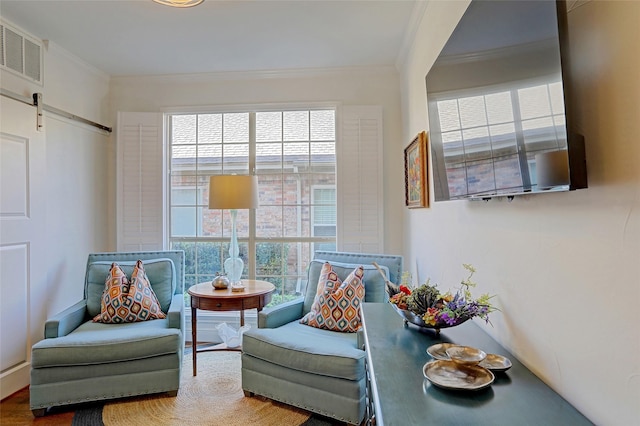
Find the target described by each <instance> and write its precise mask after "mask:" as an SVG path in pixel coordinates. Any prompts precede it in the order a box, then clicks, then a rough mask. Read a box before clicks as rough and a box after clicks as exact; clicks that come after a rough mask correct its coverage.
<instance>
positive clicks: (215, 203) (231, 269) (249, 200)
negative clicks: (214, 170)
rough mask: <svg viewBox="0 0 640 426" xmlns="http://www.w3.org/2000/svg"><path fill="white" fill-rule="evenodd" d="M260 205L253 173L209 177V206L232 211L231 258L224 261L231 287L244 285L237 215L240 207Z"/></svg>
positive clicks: (246, 207)
mask: <svg viewBox="0 0 640 426" xmlns="http://www.w3.org/2000/svg"><path fill="white" fill-rule="evenodd" d="M257 207H258V178H257V177H256V176H251V175H214V176H211V177H210V178H209V208H210V209H227V210H230V213H231V244H230V246H229V258H228V259H227V260H225V261H224V272H225V274H227V277H229V281H230V282H231V287H232V288H233V287H242V284H241V282H240V277H241V276H242V271H243V270H244V262H243V261H242V259H240V249H239V248H238V236H237V235H236V215H237V214H238V209H255V208H257Z"/></svg>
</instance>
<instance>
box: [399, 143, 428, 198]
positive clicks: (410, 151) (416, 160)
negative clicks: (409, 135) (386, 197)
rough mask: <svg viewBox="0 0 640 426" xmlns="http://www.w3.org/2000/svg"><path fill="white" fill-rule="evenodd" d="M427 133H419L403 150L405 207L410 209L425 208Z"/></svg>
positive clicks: (426, 190) (426, 195)
mask: <svg viewBox="0 0 640 426" xmlns="http://www.w3.org/2000/svg"><path fill="white" fill-rule="evenodd" d="M427 142H428V136H427V132H424V131H423V132H420V133H418V135H417V136H416V137H415V138H414V139H413V140H412V141H411V143H410V144H409V145H408V146H407V147H406V148H405V149H404V186H405V188H404V195H405V205H406V206H407V207H409V208H410V209H411V208H419V207H427V206H428V205H429V198H428V196H429V193H428V189H427V185H428V182H427V164H428V163H427Z"/></svg>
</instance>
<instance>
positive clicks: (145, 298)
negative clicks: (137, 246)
mask: <svg viewBox="0 0 640 426" xmlns="http://www.w3.org/2000/svg"><path fill="white" fill-rule="evenodd" d="M166 317H167V316H166V314H165V313H164V312H162V310H161V309H160V302H159V301H158V297H157V296H156V294H155V293H154V291H153V288H152V287H151V283H149V279H148V278H147V275H146V274H145V272H144V266H143V264H142V261H141V260H138V261H137V262H136V265H135V267H134V268H133V273H132V274H131V282H130V281H129V280H128V279H127V276H126V274H125V273H124V271H123V270H122V268H121V267H120V265H118V264H117V263H115V262H114V263H113V264H111V269H110V270H109V275H107V279H106V281H105V289H104V292H103V293H102V299H101V301H100V314H98V315H96V316H95V317H94V318H93V321H94V322H102V323H105V324H120V323H125V322H137V321H146V320H151V319H162V318H166Z"/></svg>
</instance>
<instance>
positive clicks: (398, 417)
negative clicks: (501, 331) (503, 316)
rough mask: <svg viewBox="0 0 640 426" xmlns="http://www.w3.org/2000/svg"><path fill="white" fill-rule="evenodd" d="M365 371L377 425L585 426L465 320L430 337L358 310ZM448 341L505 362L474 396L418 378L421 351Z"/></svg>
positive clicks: (378, 306) (376, 309) (378, 310)
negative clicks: (508, 364) (506, 366)
mask: <svg viewBox="0 0 640 426" xmlns="http://www.w3.org/2000/svg"><path fill="white" fill-rule="evenodd" d="M362 311H363V324H364V334H365V343H366V348H367V368H368V371H369V374H370V377H371V379H372V380H371V381H372V388H373V389H372V392H373V399H374V402H375V411H376V421H377V425H378V426H382V425H402V426H408V425H426V424H435V425H474V426H476V425H491V426H495V425H519V426H520V425H536V426H538V425H572V426H574V425H591V424H593V423H591V422H590V421H589V420H588V419H587V418H586V417H584V416H583V415H582V414H581V413H580V412H579V411H577V410H576V409H575V408H574V407H573V406H572V405H571V404H569V403H568V402H567V401H566V400H565V399H564V398H562V397H561V396H560V395H559V394H558V393H556V392H555V391H554V390H553V389H551V388H550V387H549V386H547V385H546V384H545V383H544V382H542V380H540V379H539V378H538V377H536V376H535V375H534V374H533V373H532V372H531V371H529V369H527V368H526V367H525V366H524V365H523V364H522V363H520V362H519V361H518V360H517V359H516V358H515V357H514V356H513V355H512V354H511V353H509V352H508V351H507V350H505V349H504V348H503V347H502V346H501V345H499V344H498V343H497V342H496V341H495V340H493V339H492V338H491V337H490V336H489V335H488V334H487V333H485V332H484V331H483V330H482V329H481V328H480V327H478V325H476V324H474V323H473V321H467V322H466V323H464V324H461V325H459V326H457V327H452V328H447V329H442V330H441V332H440V335H439V336H438V335H437V334H436V333H435V331H433V330H429V329H422V328H420V327H417V326H415V325H413V324H408V325H404V321H403V319H402V318H401V317H400V316H399V315H398V313H397V312H396V311H395V310H394V309H393V308H392V307H391V306H390V305H389V304H388V303H364V304H363V306H362ZM443 342H451V343H455V344H460V345H467V346H473V347H476V348H478V349H482V350H483V351H485V352H486V353H488V354H490V353H491V354H498V355H502V356H505V357H507V358H509V359H510V360H511V362H512V364H513V365H512V367H511V368H510V369H509V370H508V371H506V372H502V373H495V381H494V382H493V383H492V384H491V386H489V387H487V388H484V389H481V390H477V391H461V390H448V389H442V388H439V387H437V386H434V385H433V384H431V383H430V382H429V381H428V380H426V379H425V378H424V375H423V373H422V371H423V366H424V365H425V364H426V363H427V362H429V361H431V360H432V358H431V356H430V355H429V354H428V353H427V351H426V350H427V348H428V347H429V346H431V345H434V344H436V343H443Z"/></svg>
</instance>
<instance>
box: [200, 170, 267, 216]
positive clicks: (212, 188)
mask: <svg viewBox="0 0 640 426" xmlns="http://www.w3.org/2000/svg"><path fill="white" fill-rule="evenodd" d="M257 207H258V178H257V177H256V176H250V175H214V176H211V177H210V178H209V208H210V209H236V210H237V209H255V208H257Z"/></svg>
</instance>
